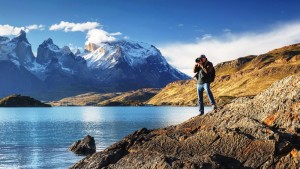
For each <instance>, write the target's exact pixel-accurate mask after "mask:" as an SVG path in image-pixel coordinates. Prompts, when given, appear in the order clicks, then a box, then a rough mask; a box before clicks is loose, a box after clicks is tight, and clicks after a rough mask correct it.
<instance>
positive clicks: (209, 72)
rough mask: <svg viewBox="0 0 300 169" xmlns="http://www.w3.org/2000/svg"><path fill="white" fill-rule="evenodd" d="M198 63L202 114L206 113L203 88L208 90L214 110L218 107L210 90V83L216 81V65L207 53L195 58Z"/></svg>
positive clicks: (195, 69)
mask: <svg viewBox="0 0 300 169" xmlns="http://www.w3.org/2000/svg"><path fill="white" fill-rule="evenodd" d="M195 62H196V64H195V67H194V73H196V75H195V77H196V79H197V93H198V102H199V112H200V115H203V114H204V105H203V90H205V91H206V94H207V96H208V99H209V101H210V103H211V104H212V108H213V110H216V109H217V106H216V102H215V99H214V96H213V94H212V92H211V90H210V83H211V82H213V81H214V73H215V72H214V67H213V64H212V63H211V62H209V61H208V60H207V58H206V56H205V55H201V56H200V57H198V58H197V59H196V60H195Z"/></svg>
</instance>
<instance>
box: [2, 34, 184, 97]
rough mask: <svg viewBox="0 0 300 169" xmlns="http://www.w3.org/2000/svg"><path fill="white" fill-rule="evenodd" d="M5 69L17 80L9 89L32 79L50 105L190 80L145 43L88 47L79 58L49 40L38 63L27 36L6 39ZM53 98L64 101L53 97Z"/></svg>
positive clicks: (42, 47)
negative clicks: (53, 101) (89, 94)
mask: <svg viewBox="0 0 300 169" xmlns="http://www.w3.org/2000/svg"><path fill="white" fill-rule="evenodd" d="M0 64H2V65H6V67H4V66H2V69H3V70H2V72H7V73H5V75H4V74H3V73H2V74H3V77H5V78H6V79H11V80H10V83H9V84H7V86H10V85H12V84H14V83H15V79H20V77H23V74H24V75H26V76H24V78H23V79H22V80H23V81H26V80H25V79H26V78H25V77H28V79H29V80H27V84H28V88H30V90H32V91H34V89H35V87H36V86H35V85H34V84H38V87H37V88H39V89H40V90H43V95H44V96H45V98H46V99H49V98H48V97H51V98H50V99H53V98H56V99H57V98H62V97H67V96H70V95H74V94H79V93H82V92H93V91H94V92H116V91H128V90H134V89H141V88H148V87H164V86H165V85H166V84H168V83H170V82H173V81H175V80H183V79H188V78H189V77H188V76H187V75H185V74H183V73H181V72H180V71H178V70H177V69H175V68H173V67H172V66H171V65H169V64H168V63H167V61H166V60H165V58H164V57H163V56H162V55H161V53H160V51H159V50H158V49H157V48H155V47H154V46H153V45H150V44H147V43H143V42H133V41H124V40H123V41H114V42H105V43H101V44H98V45H95V44H88V45H87V46H86V51H85V52H83V53H80V52H79V51H77V52H76V54H74V53H73V52H72V51H71V50H70V48H69V47H67V46H65V47H62V48H60V47H58V46H57V45H55V44H54V43H53V40H52V39H50V38H49V39H47V40H45V41H44V42H43V43H42V44H40V45H39V47H38V50H37V56H36V57H34V55H33V53H32V49H31V44H30V43H29V42H28V40H27V38H26V33H25V32H24V31H22V32H21V33H20V35H19V36H17V37H15V38H13V39H11V40H10V39H9V38H6V37H1V36H0ZM7 67H11V68H7ZM16 69H18V70H16ZM4 70H5V71H4ZM15 72H17V73H15ZM31 81H32V83H31ZM8 91H14V90H8ZM24 91H25V89H24ZM47 92H48V94H47ZM49 92H50V93H53V92H54V93H59V95H55V94H52V95H51V96H49V94H50V93H49ZM20 93H21V92H20ZM2 94H3V93H2ZM0 95H1V91H0Z"/></svg>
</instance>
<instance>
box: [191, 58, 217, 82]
mask: <svg viewBox="0 0 300 169" xmlns="http://www.w3.org/2000/svg"><path fill="white" fill-rule="evenodd" d="M213 67H214V66H213V64H212V63H211V62H209V61H206V62H205V63H203V64H202V65H201V66H198V65H195V67H194V73H196V75H195V76H196V78H197V83H198V84H203V83H210V82H212V79H211V76H210V74H209V73H210V72H211V71H212V69H213Z"/></svg>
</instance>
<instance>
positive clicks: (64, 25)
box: [49, 21, 100, 32]
mask: <svg viewBox="0 0 300 169" xmlns="http://www.w3.org/2000/svg"><path fill="white" fill-rule="evenodd" d="M99 26H100V23H98V22H85V23H72V22H65V21H61V22H60V23H59V24H54V25H51V27H50V28H49V30H51V31H57V30H63V31H64V32H77V31H80V32H84V31H89V30H92V29H95V28H97V27H99Z"/></svg>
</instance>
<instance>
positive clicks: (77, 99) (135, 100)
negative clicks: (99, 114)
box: [50, 88, 160, 106]
mask: <svg viewBox="0 0 300 169" xmlns="http://www.w3.org/2000/svg"><path fill="white" fill-rule="evenodd" d="M159 91H160V89H155V88H148V89H139V90H135V91H129V92H116V93H103V94H101V93H86V94H81V95H77V96H73V97H68V98H64V99H61V100H59V101H54V102H51V103H50V104H51V105H52V106H129V105H133V106H138V105H143V104H144V102H145V101H147V100H149V99H150V98H151V97H153V96H154V95H156V94H157V93H158V92H159Z"/></svg>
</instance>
